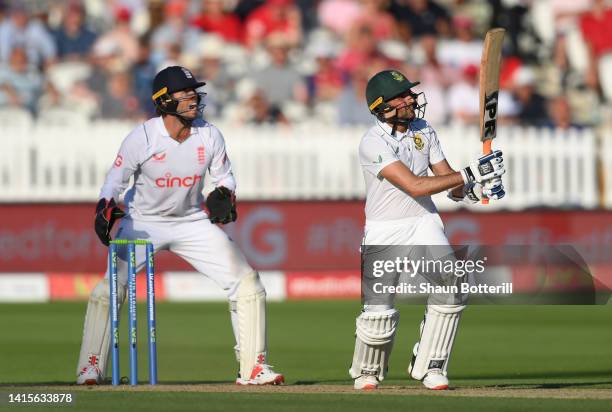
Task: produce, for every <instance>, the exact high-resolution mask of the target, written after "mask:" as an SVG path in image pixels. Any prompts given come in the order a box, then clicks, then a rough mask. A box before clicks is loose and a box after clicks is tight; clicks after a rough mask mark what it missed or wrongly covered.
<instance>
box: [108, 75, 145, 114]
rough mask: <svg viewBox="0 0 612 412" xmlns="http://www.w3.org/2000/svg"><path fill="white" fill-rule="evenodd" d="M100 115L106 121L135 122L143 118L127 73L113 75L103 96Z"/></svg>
mask: <svg viewBox="0 0 612 412" xmlns="http://www.w3.org/2000/svg"><path fill="white" fill-rule="evenodd" d="M100 115H101V116H102V117H103V118H105V119H117V120H134V119H138V118H141V117H142V116H143V114H142V112H141V110H140V107H139V105H138V99H137V98H136V97H135V96H134V93H133V92H132V87H131V80H130V76H129V74H128V73H127V72H125V71H118V72H115V73H112V74H111V76H110V78H109V80H108V87H107V88H106V89H105V90H104V92H103V93H102V95H101V112H100Z"/></svg>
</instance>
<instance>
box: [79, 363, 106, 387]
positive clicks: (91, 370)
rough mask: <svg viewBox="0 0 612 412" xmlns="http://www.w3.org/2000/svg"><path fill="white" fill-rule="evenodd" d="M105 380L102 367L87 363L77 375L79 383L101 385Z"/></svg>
mask: <svg viewBox="0 0 612 412" xmlns="http://www.w3.org/2000/svg"><path fill="white" fill-rule="evenodd" d="M103 381H104V377H103V376H102V373H101V372H100V368H98V367H97V366H94V365H87V366H85V367H84V368H83V369H81V372H79V374H78V375H77V381H76V383H77V385H99V384H101V383H102V382H103Z"/></svg>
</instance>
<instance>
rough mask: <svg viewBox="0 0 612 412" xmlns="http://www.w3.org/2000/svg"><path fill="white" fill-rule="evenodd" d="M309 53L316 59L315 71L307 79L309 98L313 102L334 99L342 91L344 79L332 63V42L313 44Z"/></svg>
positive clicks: (334, 54) (333, 51)
mask: <svg viewBox="0 0 612 412" xmlns="http://www.w3.org/2000/svg"><path fill="white" fill-rule="evenodd" d="M309 52H310V54H311V55H312V56H313V57H314V58H315V60H316V66H317V68H316V71H315V72H314V74H313V75H312V76H311V77H310V78H309V79H308V83H309V90H310V100H311V101H312V102H313V103H314V104H317V103H322V102H330V101H335V100H336V99H337V98H338V95H339V94H340V92H341V91H342V88H343V86H344V80H343V77H342V73H341V72H340V71H339V70H338V68H337V67H336V66H335V64H334V58H335V56H336V52H335V50H334V47H333V45H332V44H329V43H319V44H315V45H313V46H312V47H311V48H310V50H309Z"/></svg>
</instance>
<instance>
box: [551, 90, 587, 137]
mask: <svg viewBox="0 0 612 412" xmlns="http://www.w3.org/2000/svg"><path fill="white" fill-rule="evenodd" d="M548 116H549V121H548V124H547V125H546V126H548V127H553V128H557V129H562V130H567V129H571V128H578V129H579V128H581V126H580V125H578V124H576V123H574V122H573V121H572V111H571V109H570V105H569V101H568V100H567V97H565V96H564V95H559V96H556V97H554V98H553V99H551V100H550V101H549V102H548Z"/></svg>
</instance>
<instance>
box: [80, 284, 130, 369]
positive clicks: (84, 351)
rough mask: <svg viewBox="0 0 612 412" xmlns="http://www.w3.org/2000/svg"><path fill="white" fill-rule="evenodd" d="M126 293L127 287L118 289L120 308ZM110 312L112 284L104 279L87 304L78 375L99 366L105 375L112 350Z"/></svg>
mask: <svg viewBox="0 0 612 412" xmlns="http://www.w3.org/2000/svg"><path fill="white" fill-rule="evenodd" d="M125 293H126V288H125V286H123V287H122V286H119V287H118V288H117V300H118V302H119V308H121V305H122V304H123V301H124V300H125ZM109 310H110V283H109V280H108V279H103V280H101V281H100V282H98V284H97V285H96V286H95V287H94V289H93V290H92V292H91V295H90V296H89V302H88V303H87V312H86V314H85V324H84V326H83V340H82V343H81V352H80V354H79V363H78V365H77V374H78V373H79V372H80V370H81V369H82V368H83V367H85V366H87V365H94V366H97V367H98V368H99V369H100V371H101V372H102V374H103V375H104V374H105V372H106V360H107V359H108V353H109V350H110V329H109Z"/></svg>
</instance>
